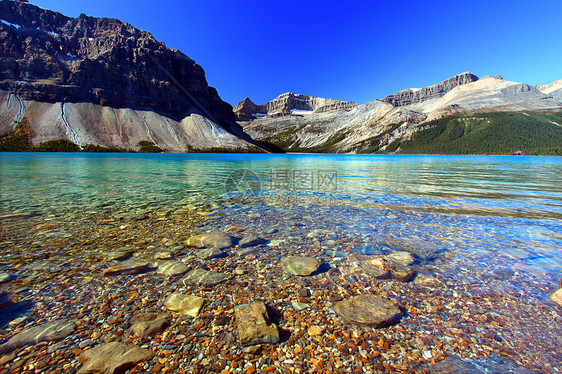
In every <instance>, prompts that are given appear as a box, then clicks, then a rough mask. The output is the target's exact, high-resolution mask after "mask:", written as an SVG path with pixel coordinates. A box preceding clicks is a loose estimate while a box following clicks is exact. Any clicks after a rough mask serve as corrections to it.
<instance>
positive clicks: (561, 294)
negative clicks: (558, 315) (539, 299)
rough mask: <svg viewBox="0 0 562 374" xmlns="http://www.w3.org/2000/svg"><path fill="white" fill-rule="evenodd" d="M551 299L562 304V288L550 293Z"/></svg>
mask: <svg viewBox="0 0 562 374" xmlns="http://www.w3.org/2000/svg"><path fill="white" fill-rule="evenodd" d="M550 300H552V301H553V302H554V303H556V304H558V305H560V306H562V288H561V289H559V290H558V291H556V292H555V293H553V294H552V295H550Z"/></svg>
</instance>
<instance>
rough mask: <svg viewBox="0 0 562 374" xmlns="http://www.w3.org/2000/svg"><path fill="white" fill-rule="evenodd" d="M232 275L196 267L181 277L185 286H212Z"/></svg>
mask: <svg viewBox="0 0 562 374" xmlns="http://www.w3.org/2000/svg"><path fill="white" fill-rule="evenodd" d="M231 278H232V276H230V275H228V274H224V273H219V272H216V271H208V270H203V269H194V270H191V271H190V272H189V273H187V274H186V275H185V277H183V278H182V279H181V283H183V285H184V286H206V287H212V286H215V285H217V284H219V283H222V282H225V281H227V280H229V279H231Z"/></svg>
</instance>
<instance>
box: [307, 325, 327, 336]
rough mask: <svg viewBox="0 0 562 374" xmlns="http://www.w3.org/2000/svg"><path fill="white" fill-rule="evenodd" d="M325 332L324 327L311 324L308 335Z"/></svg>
mask: <svg viewBox="0 0 562 374" xmlns="http://www.w3.org/2000/svg"><path fill="white" fill-rule="evenodd" d="M322 334H324V328H323V327H320V326H311V327H310V328H309V329H308V335H310V336H318V335H322Z"/></svg>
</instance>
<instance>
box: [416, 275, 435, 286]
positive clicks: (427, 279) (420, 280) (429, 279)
mask: <svg viewBox="0 0 562 374" xmlns="http://www.w3.org/2000/svg"><path fill="white" fill-rule="evenodd" d="M414 284H419V285H420V286H425V287H437V286H439V280H438V279H437V278H436V277H434V276H433V275H429V274H423V273H418V274H416V276H415V278H414Z"/></svg>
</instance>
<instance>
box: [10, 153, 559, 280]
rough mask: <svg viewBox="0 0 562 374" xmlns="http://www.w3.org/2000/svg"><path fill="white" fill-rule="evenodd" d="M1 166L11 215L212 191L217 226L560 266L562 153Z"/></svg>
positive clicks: (46, 159)
mask: <svg viewBox="0 0 562 374" xmlns="http://www.w3.org/2000/svg"><path fill="white" fill-rule="evenodd" d="M0 165H1V166H0V178H1V197H0V216H4V217H6V216H13V215H25V214H33V215H50V214H54V215H60V214H66V213H68V212H72V211H103V210H106V211H108V212H109V211H112V210H118V211H135V210H137V209H145V208H147V207H149V208H152V209H174V208H177V207H181V206H184V205H187V204H198V203H205V202H210V203H215V204H218V206H216V210H215V212H214V213H215V215H216V217H217V218H214V219H213V218H212V217H213V215H211V219H210V221H209V227H211V226H213V225H214V226H216V227H219V226H221V225H223V226H224V225H225V224H226V223H239V222H240V221H241V220H242V221H244V220H245V222H246V223H247V221H248V220H250V221H253V224H254V225H255V228H256V229H258V228H261V229H265V228H266V227H272V226H275V224H277V225H279V228H280V231H283V230H281V229H282V227H281V226H282V225H283V222H284V221H299V222H300V223H301V226H300V229H298V230H300V231H302V234H306V232H308V231H310V230H311V229H315V228H324V229H328V230H331V231H334V232H335V234H336V237H347V238H350V237H351V238H354V240H355V241H356V242H357V246H356V250H369V248H376V247H377V245H380V244H381V243H397V244H399V245H400V246H405V247H417V248H420V247H421V248H423V247H430V248H431V249H428V251H427V252H436V253H437V252H439V251H446V252H448V253H449V254H453V255H452V256H449V257H450V259H449V262H448V264H449V265H448V266H451V269H454V271H455V272H457V273H458V272H462V269H463V266H468V264H471V266H478V264H479V263H480V264H482V268H483V269H484V270H483V271H484V272H489V273H490V274H489V275H490V276H494V271H497V269H499V268H501V269H502V271H505V269H506V268H510V269H512V270H513V269H515V270H517V271H522V272H524V273H528V274H534V275H538V276H540V277H542V278H543V279H544V280H545V281H548V282H558V279H559V278H560V274H561V273H562V158H560V157H485V156H474V157H469V156H370V155H357V156H354V155H245V154H44V153H42V154H6V153H4V154H0ZM247 215H254V218H252V219H248V218H244V217H246V216H247ZM218 217H220V218H218ZM274 223H275V224H274ZM285 226H287V225H285ZM289 226H290V225H289ZM298 230H297V229H295V230H293V231H298ZM307 230H308V231H307ZM292 234H295V235H297V234H298V233H292ZM297 236H298V235H297ZM489 263H496V264H499V265H498V266H496V267H491V268H488V265H489ZM484 264H486V266H484ZM509 274H511V273H509Z"/></svg>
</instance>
